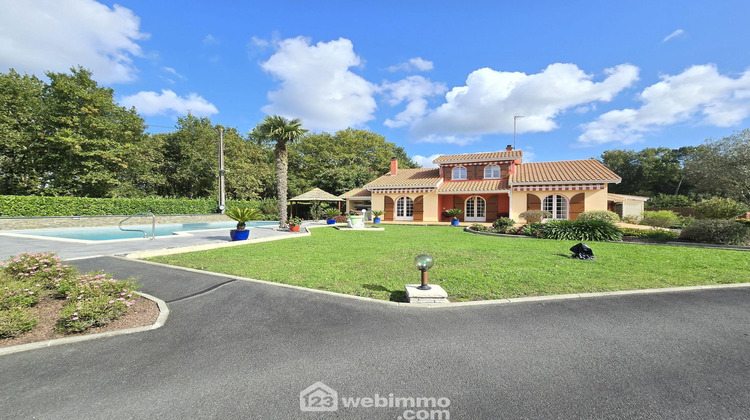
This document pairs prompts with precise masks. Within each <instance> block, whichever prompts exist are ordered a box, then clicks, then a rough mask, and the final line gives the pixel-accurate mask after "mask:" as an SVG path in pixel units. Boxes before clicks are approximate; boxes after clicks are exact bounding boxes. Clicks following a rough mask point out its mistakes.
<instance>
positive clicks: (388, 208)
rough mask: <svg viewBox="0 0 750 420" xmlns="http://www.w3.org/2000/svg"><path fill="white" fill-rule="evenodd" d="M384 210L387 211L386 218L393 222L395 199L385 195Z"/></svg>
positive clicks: (384, 216) (384, 215)
mask: <svg viewBox="0 0 750 420" xmlns="http://www.w3.org/2000/svg"><path fill="white" fill-rule="evenodd" d="M383 210H384V211H385V213H384V214H383V218H384V220H386V221H389V222H392V221H393V199H392V198H391V197H388V196H386V197H385V208H384V209H383Z"/></svg>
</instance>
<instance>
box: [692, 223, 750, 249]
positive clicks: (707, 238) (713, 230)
mask: <svg viewBox="0 0 750 420" xmlns="http://www.w3.org/2000/svg"><path fill="white" fill-rule="evenodd" d="M680 239H685V240H688V241H693V242H702V243H709V244H722V245H743V244H746V243H750V227H749V226H748V225H745V224H743V223H737V222H734V221H732V220H696V222H695V223H693V224H692V225H690V226H688V227H686V228H685V229H683V230H682V233H680Z"/></svg>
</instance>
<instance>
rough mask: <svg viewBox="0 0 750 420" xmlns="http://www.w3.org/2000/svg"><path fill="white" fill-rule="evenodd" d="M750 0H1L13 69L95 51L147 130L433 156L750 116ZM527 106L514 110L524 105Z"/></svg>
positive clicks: (690, 134) (698, 131)
mask: <svg viewBox="0 0 750 420" xmlns="http://www.w3.org/2000/svg"><path fill="white" fill-rule="evenodd" d="M749 17H750V2H747V1H745V0H742V1H721V0H714V1H691V0H682V1H654V0H647V1H640V0H632V1H578V0H569V1H563V2H561V1H538V2H510V1H470V0H466V1H460V2H459V1H432V2H428V1H408V0H401V1H390V0H381V1H364V0H363V1H325V0H319V1H315V2H311V1H274V2H270V1H243V2H240V1H229V0H213V1H210V2H209V1H198V0H192V1H191V0H182V1H168V0H162V1H127V0H124V1H120V2H110V1H99V2H97V1H94V0H0V71H2V72H7V71H8V69H10V68H13V69H15V70H16V71H18V72H21V73H29V74H36V75H38V76H40V77H43V76H44V72H45V71H50V70H51V71H58V72H65V71H68V70H69V69H70V68H71V67H74V66H78V65H80V66H83V67H85V68H87V69H89V70H91V71H92V72H93V77H94V79H96V80H97V82H99V83H100V85H103V86H108V87H111V88H113V89H114V91H115V99H116V100H117V101H118V102H119V103H120V104H121V105H124V106H127V107H131V106H133V107H135V108H136V109H137V111H138V112H139V114H140V115H141V116H142V117H144V118H145V120H146V123H147V124H148V125H149V129H148V130H149V131H150V132H166V131H171V130H172V129H173V128H174V126H175V123H176V121H177V118H178V117H180V116H183V115H185V114H186V113H188V112H191V113H192V114H194V115H198V116H205V117H209V118H210V119H211V121H212V122H214V123H218V124H222V125H225V126H230V127H236V128H237V129H238V130H240V132H243V133H246V132H249V131H251V130H252V128H253V127H254V126H255V125H257V124H258V123H259V122H260V121H261V120H262V119H263V118H264V117H265V116H266V115H271V114H278V115H283V116H286V117H289V118H300V119H301V120H302V123H303V127H305V128H308V129H310V130H311V131H313V132H322V131H327V132H335V131H337V130H342V129H346V128H347V127H353V128H359V129H367V130H371V131H373V132H376V133H379V134H381V135H383V136H385V138H386V139H387V140H388V141H391V142H393V143H396V144H397V145H399V146H401V147H403V148H404V149H405V150H406V152H407V154H408V155H409V156H410V157H412V158H413V159H414V160H415V161H417V162H418V163H421V164H423V165H424V166H429V165H431V161H432V159H434V158H435V157H436V156H437V155H440V154H458V153H475V152H489V151H497V150H504V149H505V147H506V145H509V144H511V145H512V144H514V121H515V123H516V124H515V133H516V139H515V145H516V147H517V148H518V149H521V150H523V151H524V156H525V158H524V160H525V161H535V162H541V161H554V160H570V159H588V158H596V157H599V156H600V155H601V153H602V152H603V151H605V150H611V149H633V150H640V149H643V148H645V147H660V146H663V147H669V148H678V147H682V146H688V145H697V144H700V143H703V142H704V141H705V140H706V139H709V138H721V137H724V136H728V135H731V134H732V133H733V132H735V131H737V130H742V129H745V128H748V126H749V122H750V118H749V117H750V43H749V42H748V40H750V25H747V20H748V18H749ZM515 116H519V118H514V117H515Z"/></svg>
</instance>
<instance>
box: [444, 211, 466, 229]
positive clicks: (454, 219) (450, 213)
mask: <svg viewBox="0 0 750 420" xmlns="http://www.w3.org/2000/svg"><path fill="white" fill-rule="evenodd" d="M445 212H446V213H448V216H450V217H451V218H452V219H451V226H458V216H460V215H461V213H463V212H464V211H463V210H461V209H448V210H446V211H445Z"/></svg>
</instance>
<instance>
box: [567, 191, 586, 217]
mask: <svg viewBox="0 0 750 420" xmlns="http://www.w3.org/2000/svg"><path fill="white" fill-rule="evenodd" d="M585 202H586V194H584V193H578V194H576V195H574V196H573V198H571V199H570V209H569V212H570V213H568V214H569V215H568V218H569V219H570V220H576V219H577V218H578V215H579V214H581V213H583V212H584V211H586V204H585Z"/></svg>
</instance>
